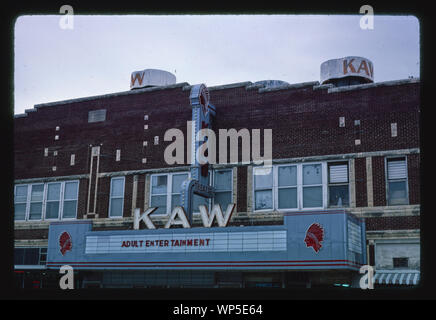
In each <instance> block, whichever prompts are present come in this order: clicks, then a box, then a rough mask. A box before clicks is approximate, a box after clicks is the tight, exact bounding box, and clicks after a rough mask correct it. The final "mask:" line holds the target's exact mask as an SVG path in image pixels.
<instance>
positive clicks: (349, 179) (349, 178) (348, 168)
mask: <svg viewBox="0 0 436 320" xmlns="http://www.w3.org/2000/svg"><path fill="white" fill-rule="evenodd" d="M336 162H343V163H347V173H348V182H347V183H345V182H344V183H337V184H335V183H330V182H329V180H328V179H329V172H328V165H329V164H330V163H336ZM345 184H348V206H342V207H338V206H331V205H330V204H329V201H330V192H329V190H330V188H329V187H330V186H335V185H338V186H341V185H345ZM326 206H327V208H336V209H340V208H349V207H350V206H351V177H350V160H348V161H341V160H337V161H328V162H327V203H326Z"/></svg>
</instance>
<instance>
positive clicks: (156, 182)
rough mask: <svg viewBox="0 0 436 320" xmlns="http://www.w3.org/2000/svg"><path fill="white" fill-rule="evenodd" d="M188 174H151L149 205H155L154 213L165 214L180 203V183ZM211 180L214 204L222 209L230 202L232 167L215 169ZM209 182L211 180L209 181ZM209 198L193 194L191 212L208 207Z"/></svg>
mask: <svg viewBox="0 0 436 320" xmlns="http://www.w3.org/2000/svg"><path fill="white" fill-rule="evenodd" d="M189 176H190V174H189V173H187V172H183V173H167V174H155V175H152V176H151V182H150V183H151V192H150V207H157V210H156V211H155V212H154V213H160V214H167V213H169V212H170V211H172V210H173V209H174V207H176V206H180V205H181V204H182V201H181V193H182V183H183V181H185V180H186V179H188V178H189ZM210 176H211V177H212V182H213V185H214V187H215V199H214V203H215V204H220V205H221V208H222V209H223V210H226V209H227V206H228V204H229V203H231V202H232V169H225V170H216V171H214V172H213V174H211V175H210ZM209 183H211V182H209ZM210 204H211V200H210V199H207V198H204V197H202V196H199V195H196V194H194V197H193V203H192V206H193V212H199V209H198V207H199V206H200V205H205V206H206V207H208V208H209V207H210Z"/></svg>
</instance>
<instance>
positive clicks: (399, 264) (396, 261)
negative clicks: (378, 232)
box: [392, 258, 409, 268]
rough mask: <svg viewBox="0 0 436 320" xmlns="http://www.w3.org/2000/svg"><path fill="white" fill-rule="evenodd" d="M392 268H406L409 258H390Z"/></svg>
mask: <svg viewBox="0 0 436 320" xmlns="http://www.w3.org/2000/svg"><path fill="white" fill-rule="evenodd" d="M392 263H393V265H394V268H408V267H409V258H392Z"/></svg>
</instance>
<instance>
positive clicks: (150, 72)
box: [130, 69, 176, 89]
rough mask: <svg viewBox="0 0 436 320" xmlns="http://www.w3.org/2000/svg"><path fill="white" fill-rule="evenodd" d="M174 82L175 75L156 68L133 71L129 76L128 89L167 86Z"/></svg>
mask: <svg viewBox="0 0 436 320" xmlns="http://www.w3.org/2000/svg"><path fill="white" fill-rule="evenodd" d="M175 83H176V76H175V75H173V74H172V73H170V72H168V71H164V70H158V69H145V70H142V71H134V72H132V75H131V77H130V89H139V88H145V87H156V86H168V85H172V84H175Z"/></svg>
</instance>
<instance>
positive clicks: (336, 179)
mask: <svg viewBox="0 0 436 320" xmlns="http://www.w3.org/2000/svg"><path fill="white" fill-rule="evenodd" d="M328 179H329V186H328V193H329V196H328V197H329V207H348V206H349V203H350V200H349V183H348V163H347V162H342V163H337V162H336V163H329V164H328Z"/></svg>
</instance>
